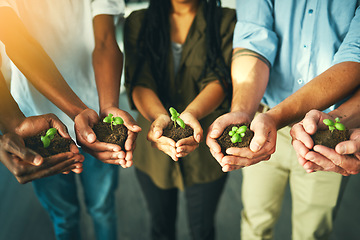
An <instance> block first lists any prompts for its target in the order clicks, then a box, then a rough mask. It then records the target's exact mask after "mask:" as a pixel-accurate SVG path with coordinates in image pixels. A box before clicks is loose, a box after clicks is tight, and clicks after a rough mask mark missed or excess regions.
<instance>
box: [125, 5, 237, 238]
mask: <svg viewBox="0 0 360 240" xmlns="http://www.w3.org/2000/svg"><path fill="white" fill-rule="evenodd" d="M220 6H221V4H220V1H215V0H210V1H205V0H192V1H180V0H151V1H150V4H149V7H148V9H146V10H140V11H136V12H133V13H132V14H131V15H130V16H129V17H128V19H126V22H125V28H124V29H125V30H124V37H125V39H124V46H125V60H126V61H125V83H126V86H127V91H128V95H129V97H130V102H131V103H132V104H133V107H136V109H137V110H138V111H139V112H140V113H141V115H140V116H139V117H138V122H139V124H140V125H141V126H142V127H143V129H145V130H146V131H147V135H146V131H143V133H140V134H139V136H138V139H137V149H139V151H135V152H134V165H135V169H136V176H137V179H138V180H139V183H140V186H141V188H142V192H143V194H144V196H145V200H146V203H147V206H148V208H149V211H150V218H151V239H154V240H155V239H156V240H158V239H175V238H176V231H175V226H176V216H177V205H178V204H177V203H178V192H179V191H178V190H179V189H180V190H184V192H185V198H186V206H187V219H188V224H189V228H190V234H191V237H192V239H197V240H200V239H214V238H215V227H214V221H215V212H216V209H217V205H218V202H219V199H220V196H221V193H222V191H223V188H224V185H225V181H226V174H225V173H223V172H222V171H221V168H220V166H219V165H218V164H217V162H216V161H215V160H214V159H213V158H212V156H211V154H210V153H209V149H208V148H207V146H206V145H205V144H204V143H200V141H201V139H202V138H203V134H204V133H203V131H204V130H206V129H207V128H208V126H209V125H210V124H211V123H212V122H213V121H214V120H215V118H216V117H218V116H220V115H221V114H223V113H225V112H227V111H228V106H229V104H228V101H227V100H226V96H227V92H228V90H229V86H230V84H231V80H230V69H229V66H230V59H231V51H232V44H231V42H232V34H233V29H234V26H235V11H234V10H231V9H226V8H221V7H220ZM169 107H174V108H175V109H176V110H177V111H179V112H180V113H181V115H180V118H182V119H183V120H184V122H185V123H186V124H188V125H189V126H191V127H192V128H193V130H194V134H193V136H191V137H188V138H186V139H182V140H179V141H177V142H175V141H174V140H172V139H170V138H167V137H165V136H163V129H164V128H165V127H166V126H167V125H168V124H169V123H170V121H171V120H170V117H169V114H168V109H169ZM205 134H206V131H205ZM147 139H148V140H149V141H147Z"/></svg>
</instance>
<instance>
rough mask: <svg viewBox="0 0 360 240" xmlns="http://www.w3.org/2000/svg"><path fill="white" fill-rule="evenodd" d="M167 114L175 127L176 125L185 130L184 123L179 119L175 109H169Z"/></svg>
mask: <svg viewBox="0 0 360 240" xmlns="http://www.w3.org/2000/svg"><path fill="white" fill-rule="evenodd" d="M169 112H170V114H171V120H172V121H173V122H174V126H175V127H176V123H177V124H179V126H180V127H182V128H185V123H184V121H183V120H182V119H181V118H179V116H180V114H179V113H178V112H177V111H176V110H175V108H173V107H171V108H169Z"/></svg>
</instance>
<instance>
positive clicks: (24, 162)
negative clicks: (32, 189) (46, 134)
mask: <svg viewBox="0 0 360 240" xmlns="http://www.w3.org/2000/svg"><path fill="white" fill-rule="evenodd" d="M51 127H54V128H56V129H57V130H58V132H59V134H60V135H61V136H62V137H64V138H70V136H69V134H68V133H67V129H66V127H65V126H64V125H63V124H62V123H61V121H60V120H59V119H58V118H57V117H56V116H55V115H54V114H46V115H41V116H34V117H28V118H25V119H24V120H23V121H22V122H21V123H20V124H19V125H18V127H16V128H15V130H14V131H15V133H12V132H9V133H6V134H5V135H4V136H2V137H1V139H0V144H1V145H0V160H1V162H2V163H3V164H4V165H5V166H6V167H7V168H8V169H9V171H10V172H11V173H12V174H13V175H14V176H15V177H16V179H17V180H18V182H19V183H22V184H23V183H27V182H30V181H32V180H34V179H38V178H42V177H46V176H51V175H55V174H58V173H68V172H70V171H73V172H75V173H81V172H82V162H83V161H84V156H83V155H81V154H79V149H78V148H77V147H76V145H75V144H71V146H70V152H66V153H60V154H57V155H54V156H51V157H48V158H45V159H43V158H42V157H41V156H40V155H39V154H37V153H35V152H34V151H32V150H30V149H28V148H26V147H25V144H24V141H23V138H25V137H28V136H32V135H35V134H37V133H39V132H41V131H42V130H46V129H49V128H51Z"/></svg>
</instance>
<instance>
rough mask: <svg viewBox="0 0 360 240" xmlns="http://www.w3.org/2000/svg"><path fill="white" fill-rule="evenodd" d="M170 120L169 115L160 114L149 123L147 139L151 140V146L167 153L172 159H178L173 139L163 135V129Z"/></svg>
mask: <svg viewBox="0 0 360 240" xmlns="http://www.w3.org/2000/svg"><path fill="white" fill-rule="evenodd" d="M170 121H171V119H170V117H169V116H168V115H166V114H162V115H160V116H159V117H158V118H156V119H155V121H154V122H153V123H152V124H151V126H150V130H149V132H148V135H147V140H148V141H150V142H151V145H152V147H154V148H157V149H159V150H160V151H163V152H164V153H166V154H167V155H169V156H170V157H171V158H172V159H173V160H174V161H178V160H179V158H178V157H177V156H176V154H177V153H176V143H175V141H174V140H173V139H171V138H168V137H165V136H163V129H164V128H166V126H167V125H168V124H169V122H170Z"/></svg>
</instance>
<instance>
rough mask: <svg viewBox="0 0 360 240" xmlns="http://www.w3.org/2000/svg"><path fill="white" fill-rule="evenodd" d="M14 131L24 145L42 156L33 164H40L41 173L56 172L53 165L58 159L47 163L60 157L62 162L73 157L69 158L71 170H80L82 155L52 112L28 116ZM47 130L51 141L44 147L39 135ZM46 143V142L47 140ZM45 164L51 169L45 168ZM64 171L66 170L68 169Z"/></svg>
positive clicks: (76, 171) (44, 133)
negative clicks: (71, 165) (71, 164)
mask: <svg viewBox="0 0 360 240" xmlns="http://www.w3.org/2000/svg"><path fill="white" fill-rule="evenodd" d="M49 129H51V130H49ZM15 131H16V133H17V134H18V135H19V136H20V137H22V138H23V139H24V140H23V144H24V146H26V147H28V148H30V149H32V150H33V151H35V152H37V153H38V154H39V155H41V156H42V158H41V160H40V161H39V162H37V164H35V165H38V166H39V165H41V166H42V170H43V172H44V173H42V174H43V175H53V174H56V173H58V172H57V171H58V170H56V171H55V169H58V168H56V167H55V169H54V164H59V162H58V161H55V163H51V164H50V165H48V164H49V163H48V162H54V161H52V159H53V158H55V159H61V160H62V161H64V162H65V161H67V160H71V159H73V160H71V161H72V163H73V167H72V168H71V170H72V171H73V172H75V173H80V172H81V171H82V164H81V162H82V161H83V159H84V157H83V156H82V155H80V154H79V149H78V148H77V146H76V145H75V143H74V142H73V141H72V140H71V138H70V136H69V134H68V133H67V130H66V127H65V126H64V124H63V123H62V122H61V121H60V120H59V119H58V118H57V117H56V116H55V115H54V114H45V115H41V116H33V117H28V118H26V119H25V120H24V121H23V122H21V123H20V124H19V126H18V127H17V128H16V130H15ZM47 131H49V134H48V136H50V135H51V137H50V138H51V142H50V143H49V145H48V146H46V148H45V147H44V142H43V141H41V136H43V138H44V137H45V136H46V132H47ZM50 132H51V133H50ZM46 138H47V137H45V139H46ZM45 141H46V140H45ZM46 144H48V142H47V143H46ZM59 156H60V157H59ZM74 159H75V160H74ZM71 161H70V162H71ZM74 161H75V162H74ZM46 166H48V167H49V168H50V167H51V168H52V169H46ZM67 169H68V168H67ZM47 170H48V171H49V172H48V173H46V171H47ZM66 172H68V170H67V171H66Z"/></svg>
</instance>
